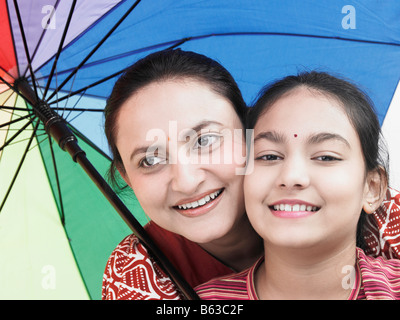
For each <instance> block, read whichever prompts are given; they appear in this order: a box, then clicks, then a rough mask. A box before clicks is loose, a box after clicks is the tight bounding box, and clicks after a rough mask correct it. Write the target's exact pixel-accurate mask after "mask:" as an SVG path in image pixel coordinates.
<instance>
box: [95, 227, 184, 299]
mask: <svg viewBox="0 0 400 320" xmlns="http://www.w3.org/2000/svg"><path fill="white" fill-rule="evenodd" d="M102 299H103V300H150V299H156V300H163V299H167V300H175V299H180V296H179V293H178V291H177V290H176V287H175V285H174V284H173V282H172V281H171V279H170V278H169V277H168V276H167V275H166V274H165V273H164V272H163V270H161V268H160V267H159V266H158V265H157V264H156V263H155V262H154V260H153V259H152V258H151V257H150V255H149V254H148V252H147V250H146V248H145V247H144V246H143V245H142V244H141V243H140V241H139V239H138V238H137V237H136V236H135V235H133V234H132V235H129V236H127V237H125V238H124V239H123V240H122V241H121V242H120V243H119V244H118V246H117V247H116V248H115V249H114V251H113V252H112V254H111V256H110V258H109V259H108V261H107V265H106V269H105V272H104V275H103V288H102Z"/></svg>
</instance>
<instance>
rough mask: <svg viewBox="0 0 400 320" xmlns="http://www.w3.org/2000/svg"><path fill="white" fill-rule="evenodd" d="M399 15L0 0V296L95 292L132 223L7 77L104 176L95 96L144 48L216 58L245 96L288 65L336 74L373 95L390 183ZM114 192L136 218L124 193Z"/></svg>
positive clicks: (161, 2)
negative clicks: (39, 103) (54, 115)
mask: <svg viewBox="0 0 400 320" xmlns="http://www.w3.org/2000/svg"><path fill="white" fill-rule="evenodd" d="M399 16H400V4H399V3H398V1H396V0H391V1H385V2H377V1H374V0H363V1H361V0H358V1H328V0H324V1H310V0H305V1H296V0H268V1H261V0H259V1H239V0H235V1H232V0H229V1H228V0H220V1H211V0H206V1H200V2H199V1H194V0H193V1H192V0H185V1H183V0H182V1H176V0H174V1H172V0H152V1H146V0H142V1H132V0H126V1H117V0H114V1H110V0H107V1H106V0H99V1H88V0H86V1H85V0H81V1H73V0H65V1H59V0H36V1H34V2H29V3H26V2H24V3H23V2H22V1H21V0H14V1H12V0H8V1H6V0H1V1H0V39H1V43H0V77H1V79H0V80H1V81H0V105H1V107H0V146H4V145H6V147H4V148H3V147H0V148H1V151H0V182H1V183H0V201H1V205H2V209H1V212H0V254H1V260H0V274H1V276H0V286H1V287H2V288H6V289H4V290H2V293H1V296H0V297H1V298H13V297H17V298H21V297H22V298H94V299H96V298H99V297H100V291H101V276H102V272H103V269H104V265H105V262H106V260H107V257H108V255H109V254H110V252H111V250H112V249H113V248H114V247H115V245H116V244H117V243H118V242H119V241H120V240H121V239H122V237H123V236H124V235H127V234H128V233H130V232H131V231H130V229H129V228H128V227H127V226H126V225H125V223H124V222H123V221H122V219H121V218H120V217H119V216H118V215H117V214H115V212H114V210H113V208H112V206H111V205H110V204H109V203H108V202H107V200H105V199H104V197H103V196H102V194H101V193H100V192H99V191H98V190H97V189H96V186H95V185H94V184H93V183H92V181H90V179H89V178H88V177H87V176H86V174H85V172H84V171H83V170H82V169H80V168H79V166H77V164H76V163H75V162H73V161H72V160H71V158H70V157H69V156H68V154H66V153H65V152H63V151H62V150H61V149H59V148H58V146H57V144H55V143H52V142H51V141H52V139H48V135H47V133H46V132H45V131H44V128H43V125H42V124H40V123H39V122H38V120H37V118H35V116H34V115H32V108H31V106H30V105H29V103H27V102H26V101H25V100H24V99H23V97H21V96H20V95H17V94H16V93H14V91H13V90H11V89H10V86H11V87H17V85H18V83H20V81H22V80H21V79H27V81H28V82H29V84H30V87H31V88H32V91H33V92H34V93H35V94H36V95H37V97H38V98H39V99H40V100H43V101H45V102H46V103H48V105H49V106H50V107H51V108H53V110H55V111H57V112H58V113H59V114H60V115H62V117H63V118H65V119H66V120H67V121H68V123H69V127H70V128H71V130H72V131H73V132H74V133H75V135H76V136H77V137H78V140H79V144H80V146H81V148H82V149H83V150H84V151H85V152H86V154H87V157H88V158H89V159H90V161H91V162H92V163H93V164H94V166H95V167H96V168H97V170H98V171H99V172H100V174H103V175H104V174H105V172H106V170H107V167H108V165H109V162H110V160H109V158H108V155H109V151H108V147H107V145H106V139H105V137H104V133H103V116H102V113H101V111H102V110H103V108H104V105H105V100H106V98H107V97H108V95H109V94H110V92H111V89H112V86H113V84H114V83H115V80H116V78H117V77H118V76H119V75H120V74H121V72H122V71H123V69H124V68H126V67H127V66H128V65H130V64H132V63H133V62H135V61H137V60H138V59H140V58H141V57H143V56H145V55H147V54H149V53H151V52H154V51H156V50H161V49H166V48H170V47H181V48H182V49H184V50H193V51H196V52H199V53H203V54H206V55H208V56H210V57H211V58H214V59H216V60H218V61H220V62H221V63H222V64H223V65H224V66H225V67H226V68H227V69H228V70H229V71H230V72H231V73H232V74H233V76H234V78H235V79H236V80H237V82H238V84H239V87H240V89H241V90H242V92H243V95H244V97H245V100H246V101H247V102H248V103H251V101H252V100H253V99H254V98H255V97H256V95H257V92H258V91H259V89H260V88H261V86H263V85H264V84H265V83H266V82H268V81H271V80H274V79H276V78H280V77H283V76H285V75H288V74H293V73H297V72H298V71H302V70H311V69H318V70H321V71H328V72H331V73H335V74H341V75H343V76H345V77H347V78H349V79H352V80H353V81H354V82H356V83H357V84H359V85H360V86H361V87H362V88H363V89H364V90H365V91H366V92H367V93H368V94H369V95H370V97H371V99H372V100H373V102H374V103H375V106H376V109H377V113H378V117H379V120H380V123H381V124H382V126H383V129H384V132H385V135H386V139H387V141H388V143H389V149H390V152H391V159H392V163H393V165H392V168H391V174H392V175H391V179H392V186H394V187H395V188H400V181H399V177H400V174H399V166H398V163H400V154H399V150H398V148H395V147H394V139H395V137H397V136H398V134H399V131H398V129H397V127H398V126H397V121H398V120H400V115H399V110H400V105H399V104H400V101H399V100H400V97H399V96H400V89H399V90H398V93H396V94H395V92H396V88H397V86H398V83H399V79H400V63H399V61H400V20H399V19H398V17H399ZM17 91H18V90H17ZM33 132H35V134H34V135H33V134H32V133H33ZM26 150H29V152H25V151H26ZM396 159H397V160H398V161H396ZM21 160H23V161H21ZM396 164H397V167H396ZM16 173H17V174H16ZM10 186H12V188H10ZM5 198H6V201H3V199H5ZM123 200H124V202H125V204H126V205H127V206H128V207H129V208H130V209H131V211H132V212H133V214H134V215H135V216H136V217H137V219H138V220H139V221H140V223H141V224H144V223H145V222H146V221H147V220H146V218H145V215H144V213H143V211H142V210H141V208H140V206H139V204H138V203H137V201H136V199H135V197H134V195H133V194H128V195H127V196H126V197H124V198H123Z"/></svg>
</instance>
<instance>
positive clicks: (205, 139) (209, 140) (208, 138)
mask: <svg viewBox="0 0 400 320" xmlns="http://www.w3.org/2000/svg"><path fill="white" fill-rule="evenodd" d="M219 138H220V137H219V136H217V135H214V134H207V135H202V136H200V137H198V138H197V140H196V142H195V146H194V147H195V149H199V148H204V147H209V146H211V145H212V144H214V143H215V142H217V141H218V140H219Z"/></svg>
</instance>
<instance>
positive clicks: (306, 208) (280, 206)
mask: <svg viewBox="0 0 400 320" xmlns="http://www.w3.org/2000/svg"><path fill="white" fill-rule="evenodd" d="M274 210H275V211H317V210H318V208H317V207H314V206H306V205H304V204H295V205H293V206H291V205H290V204H277V205H274Z"/></svg>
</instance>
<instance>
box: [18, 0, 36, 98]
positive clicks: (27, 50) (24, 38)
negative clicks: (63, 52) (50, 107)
mask: <svg viewBox="0 0 400 320" xmlns="http://www.w3.org/2000/svg"><path fill="white" fill-rule="evenodd" d="M14 7H15V12H16V14H17V19H18V25H19V29H20V31H21V36H22V41H23V43H24V49H25V55H26V59H27V60H28V67H29V71H30V73H31V78H32V84H33V88H34V91H35V94H36V97H37V96H38V93H37V88H36V79H35V74H34V72H33V69H32V60H31V57H30V55H29V48H28V43H27V42H26V35H25V30H24V26H23V24H22V19H21V12H20V11H19V7H18V1H17V0H14Z"/></svg>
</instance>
